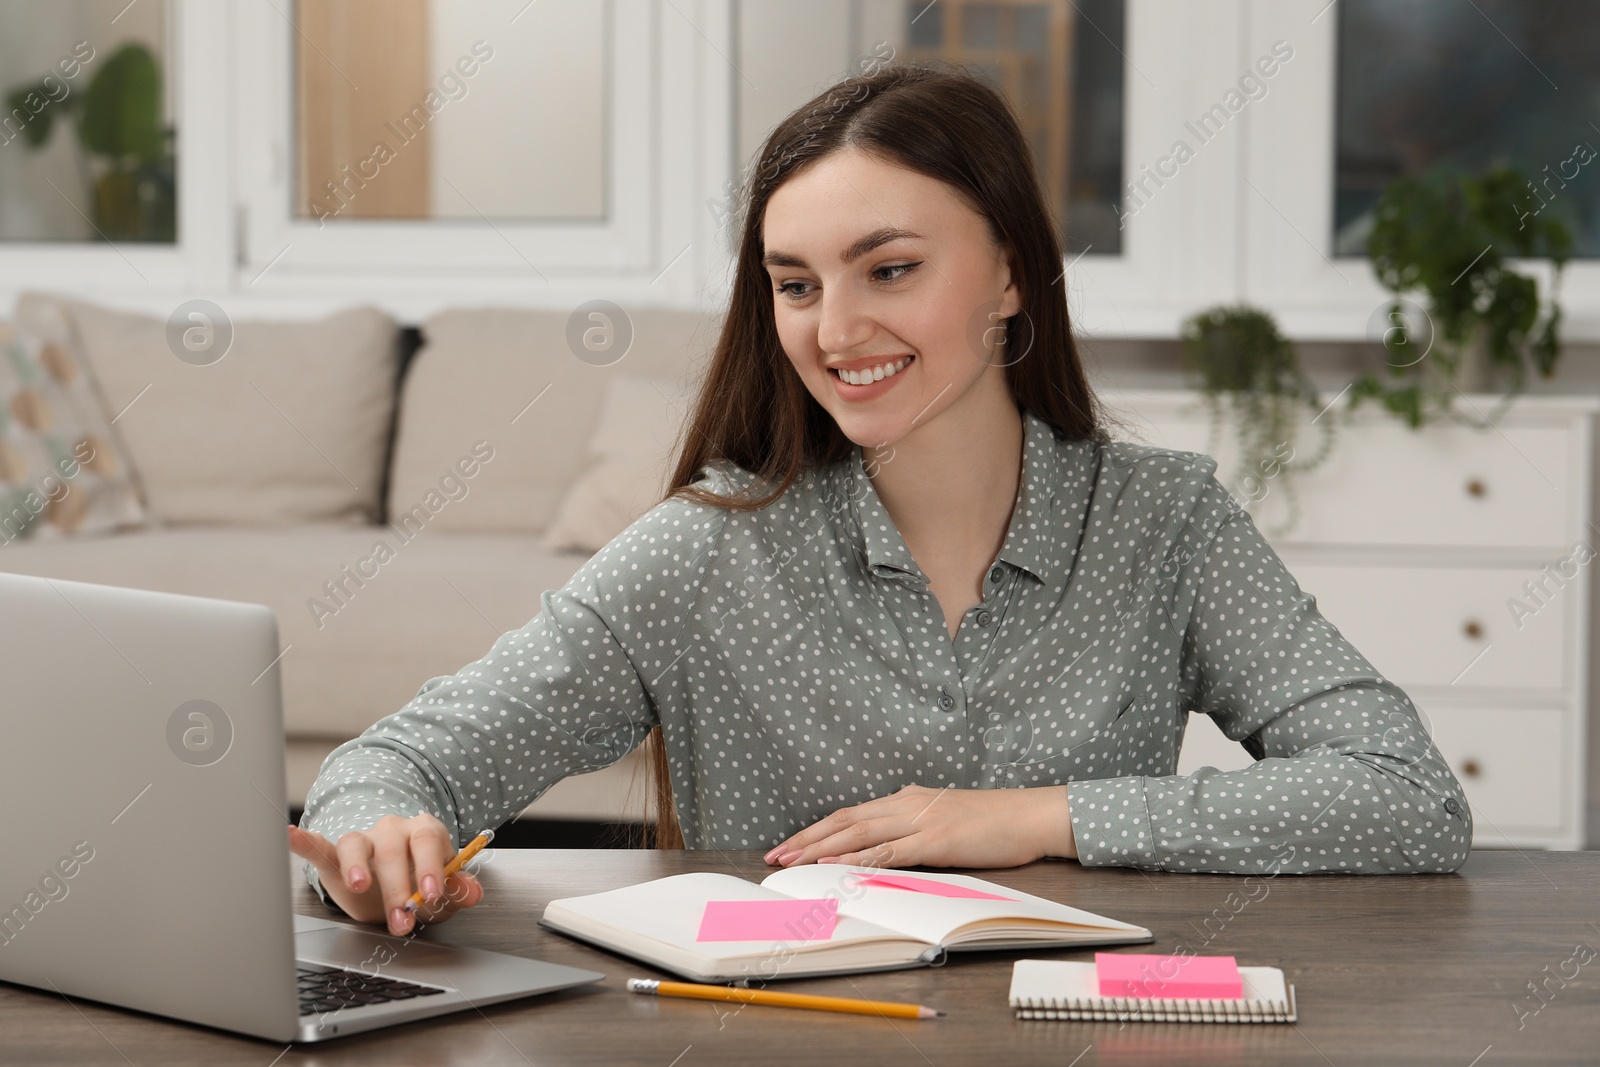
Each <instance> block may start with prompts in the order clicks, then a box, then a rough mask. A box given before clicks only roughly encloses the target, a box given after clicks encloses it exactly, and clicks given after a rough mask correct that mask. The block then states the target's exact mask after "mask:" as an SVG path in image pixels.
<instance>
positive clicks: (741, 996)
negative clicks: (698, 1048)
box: [628, 978, 944, 1019]
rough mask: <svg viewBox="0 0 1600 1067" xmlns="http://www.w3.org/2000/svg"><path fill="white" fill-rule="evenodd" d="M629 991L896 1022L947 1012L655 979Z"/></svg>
mask: <svg viewBox="0 0 1600 1067" xmlns="http://www.w3.org/2000/svg"><path fill="white" fill-rule="evenodd" d="M628 989H629V991H630V992H634V993H645V994H649V995H652V996H659V997H690V998H693V999H695V1000H731V1001H736V1002H738V1003H742V1004H770V1005H771V1006H772V1007H775V1008H809V1009H811V1010H812V1011H847V1012H851V1013H853V1014H855V1015H887V1016H889V1017H890V1018H894V1019H935V1018H938V1017H939V1016H941V1015H943V1014H944V1012H942V1011H939V1010H937V1009H935V1008H924V1007H922V1006H921V1005H919V1004H897V1003H895V1002H894V1001H890V1000H852V999H851V998H849V997H818V996H813V995H811V994H810V993H773V992H769V991H768V990H765V989H740V988H738V987H736V986H723V985H699V984H696V983H694V982H658V981H656V980H655V979H653V978H630V979H628Z"/></svg>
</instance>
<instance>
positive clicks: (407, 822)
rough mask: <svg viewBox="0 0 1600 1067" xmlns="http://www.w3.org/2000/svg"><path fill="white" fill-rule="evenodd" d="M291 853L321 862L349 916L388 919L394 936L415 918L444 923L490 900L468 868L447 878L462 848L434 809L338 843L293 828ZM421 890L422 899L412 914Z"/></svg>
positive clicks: (389, 819)
mask: <svg viewBox="0 0 1600 1067" xmlns="http://www.w3.org/2000/svg"><path fill="white" fill-rule="evenodd" d="M289 850H290V851H291V852H293V853H294V854H295V855H296V856H299V857H300V858H302V859H305V860H308V861H310V863H311V864H312V865H313V866H315V867H316V869H317V877H318V878H319V879H320V880H321V882H322V888H323V889H324V890H325V891H326V892H327V894H328V896H329V897H331V898H332V899H333V902H334V903H335V904H338V905H339V907H341V908H343V909H344V911H345V913H346V914H347V915H349V916H350V917H351V918H352V919H354V920H356V921H357V922H364V923H383V922H386V923H387V925H388V927H389V932H390V933H392V934H405V933H409V932H410V931H411V929H412V925H413V922H415V923H417V924H421V925H426V924H428V923H436V922H444V921H445V920H446V919H448V918H450V916H452V915H454V914H455V913H456V912H458V911H460V910H461V909H462V908H470V907H472V906H473V905H474V904H476V903H478V901H480V900H482V899H483V885H482V884H481V883H480V882H479V881H478V880H477V878H475V877H473V876H472V875H471V874H469V873H467V872H466V871H458V872H457V873H455V874H452V875H451V876H450V877H449V878H446V877H445V876H444V866H445V864H447V863H449V862H450V860H451V859H453V858H454V857H455V854H456V851H457V850H456V848H455V847H454V845H453V844H452V842H451V840H450V831H448V830H446V829H445V825H444V823H442V822H440V821H439V820H438V818H436V817H435V816H433V815H430V814H427V813H423V814H421V815H414V816H412V817H411V818H409V819H407V818H402V817H400V816H399V815H385V816H384V817H383V818H381V819H379V820H378V821H377V823H376V824H374V825H373V827H372V828H371V829H370V830H352V831H350V832H349V833H346V834H342V835H341V836H340V837H339V841H338V843H337V844H335V843H333V842H330V841H329V840H328V839H327V838H326V837H323V836H322V835H321V834H319V833H315V832H311V831H306V830H302V829H300V827H298V826H292V825H291V826H290V827H289ZM419 888H420V889H421V891H422V903H421V904H420V905H418V907H417V910H416V911H415V912H409V911H406V910H405V902H406V901H407V900H408V899H410V897H411V894H412V892H413V891H414V890H416V889H419Z"/></svg>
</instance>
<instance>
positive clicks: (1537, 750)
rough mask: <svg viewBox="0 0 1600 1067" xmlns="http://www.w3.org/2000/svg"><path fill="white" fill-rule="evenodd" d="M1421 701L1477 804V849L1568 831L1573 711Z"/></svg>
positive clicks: (1435, 735) (1435, 738)
mask: <svg viewBox="0 0 1600 1067" xmlns="http://www.w3.org/2000/svg"><path fill="white" fill-rule="evenodd" d="M1415 703H1416V704H1417V707H1418V710H1419V711H1421V712H1422V714H1423V717H1424V720H1425V721H1426V722H1427V724H1428V727H1429V729H1430V731H1431V732H1432V734H1433V743H1434V746H1435V747H1437V748H1438V749H1439V754H1440V755H1441V756H1443V757H1444V760H1445V762H1446V763H1448V764H1449V765H1450V769H1451V770H1452V771H1453V772H1455V776H1456V778H1457V779H1458V780H1459V781H1460V782H1461V788H1462V789H1463V790H1465V791H1466V794H1467V799H1468V800H1469V801H1470V802H1471V803H1472V814H1473V819H1474V823H1473V828H1474V830H1475V836H1474V841H1475V843H1476V844H1478V845H1480V846H1484V847H1489V848H1494V847H1497V846H1503V845H1506V844H1508V843H1512V842H1515V841H1520V840H1522V839H1524V838H1526V837H1527V836H1529V835H1530V834H1531V835H1540V834H1546V835H1549V834H1558V833H1561V832H1563V831H1566V830H1569V829H1570V827H1567V826H1565V825H1564V823H1565V822H1566V820H1565V819H1564V818H1563V816H1564V814H1565V812H1566V810H1567V808H1568V796H1567V794H1568V791H1569V789H1570V788H1571V783H1570V782H1568V780H1567V779H1568V772H1567V738H1566V722H1567V715H1568V713H1567V712H1565V711H1563V710H1561V709H1559V708H1534V709H1531V710H1529V709H1525V708H1460V707H1430V708H1426V709H1424V708H1423V707H1422V703H1421V702H1420V701H1416V702H1415Z"/></svg>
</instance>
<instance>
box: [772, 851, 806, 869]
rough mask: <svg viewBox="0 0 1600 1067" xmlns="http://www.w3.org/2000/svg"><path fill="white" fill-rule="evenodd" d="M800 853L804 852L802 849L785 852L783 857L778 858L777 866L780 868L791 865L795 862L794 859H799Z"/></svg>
mask: <svg viewBox="0 0 1600 1067" xmlns="http://www.w3.org/2000/svg"><path fill="white" fill-rule="evenodd" d="M802 851H804V850H803V849H795V850H794V851H793V852H785V853H784V854H783V855H781V856H779V857H778V864H779V865H780V866H785V865H787V864H789V863H792V862H793V861H795V860H796V859H798V858H799V857H800V853H801V852H802Z"/></svg>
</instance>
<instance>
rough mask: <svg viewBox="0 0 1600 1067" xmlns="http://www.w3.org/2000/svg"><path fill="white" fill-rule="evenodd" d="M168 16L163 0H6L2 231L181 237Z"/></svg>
mask: <svg viewBox="0 0 1600 1067" xmlns="http://www.w3.org/2000/svg"><path fill="white" fill-rule="evenodd" d="M168 28H169V18H168V11H167V6H166V5H165V4H163V3H160V2H159V0H151V2H148V3H143V4H137V5H130V4H128V3H127V0H58V2H53V3H49V4H39V3H32V2H29V0H0V94H3V103H4V114H3V115H0V240H5V241H29V242H38V241H50V242H70V241H101V242H111V243H113V244H115V243H121V242H144V243H156V244H172V243H174V242H175V241H176V240H177V195H178V194H177V180H178V175H177V129H176V125H175V122H174V118H173V116H174V110H175V109H174V107H173V93H172V79H171V78H170V77H169V76H168V68H169V66H170V63H169V58H170V56H171V49H169V47H168V44H167V40H168Z"/></svg>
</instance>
